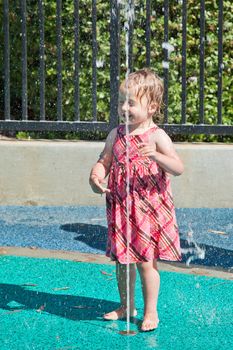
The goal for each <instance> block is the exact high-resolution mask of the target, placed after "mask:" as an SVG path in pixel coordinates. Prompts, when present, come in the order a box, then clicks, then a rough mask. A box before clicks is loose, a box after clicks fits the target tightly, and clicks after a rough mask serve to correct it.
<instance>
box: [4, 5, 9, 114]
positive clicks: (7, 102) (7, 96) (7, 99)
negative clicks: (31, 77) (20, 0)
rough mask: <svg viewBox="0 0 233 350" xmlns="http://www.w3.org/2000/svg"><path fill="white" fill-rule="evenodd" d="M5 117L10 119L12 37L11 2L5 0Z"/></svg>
mask: <svg viewBox="0 0 233 350" xmlns="http://www.w3.org/2000/svg"><path fill="white" fill-rule="evenodd" d="M3 31H4V118H5V120H10V38H9V2H8V0H4V9H3Z"/></svg>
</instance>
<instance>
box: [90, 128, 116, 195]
mask: <svg viewBox="0 0 233 350" xmlns="http://www.w3.org/2000/svg"><path fill="white" fill-rule="evenodd" d="M116 130H117V129H116V128H115V129H113V130H112V131H111V132H110V133H109V135H108V137H107V139H106V143H105V147H104V150H103V152H101V154H100V158H99V160H98V162H97V163H96V164H95V165H94V166H93V167H92V169H91V173H90V178H89V183H90V185H91V187H92V189H93V191H94V192H96V193H105V192H110V191H109V189H106V188H104V187H103V186H102V185H101V184H102V183H105V180H104V179H105V177H106V176H107V175H108V173H109V169H110V167H111V163H112V147H113V143H114V140H115V137H116Z"/></svg>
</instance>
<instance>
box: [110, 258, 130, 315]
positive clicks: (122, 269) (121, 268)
mask: <svg viewBox="0 0 233 350" xmlns="http://www.w3.org/2000/svg"><path fill="white" fill-rule="evenodd" d="M116 276H117V285H118V290H119V294H120V300H121V306H120V308H119V309H116V310H114V311H112V312H109V313H107V314H105V315H104V319H106V320H118V319H120V318H124V317H126V314H127V311H126V310H127V265H123V264H119V263H116ZM135 280H136V266H135V264H129V293H130V315H131V316H136V310H135V303H134V290H135Z"/></svg>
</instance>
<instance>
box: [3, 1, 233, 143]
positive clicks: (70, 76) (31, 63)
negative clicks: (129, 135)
mask: <svg viewBox="0 0 233 350" xmlns="http://www.w3.org/2000/svg"><path fill="white" fill-rule="evenodd" d="M9 3H10V13H9V18H10V46H11V52H10V60H11V67H10V69H11V106H12V107H11V114H12V116H13V117H14V118H15V119H20V118H21V74H22V72H21V46H22V43H21V36H22V34H21V22H20V7H19V6H20V2H19V1H16V0H12V1H10V2H9ZM223 3H224V38H223V39H224V40H223V50H224V55H223V63H224V70H223V94H222V105H223V123H224V124H227V125H232V121H233V105H232V85H233V76H232V68H233V65H232V46H233V40H232V37H233V36H232V34H233V26H232V23H233V3H232V2H231V1H224V2H223ZM62 6H63V8H62V52H63V54H62V55H63V57H62V58H63V62H62V80H63V101H62V102H63V116H64V120H73V116H74V79H75V77H74V49H75V40H74V1H73V0H66V1H63V5H62ZM91 6H92V1H91V0H86V1H80V2H79V7H80V8H79V40H80V41H79V65H80V70H79V82H80V116H81V120H91V119H92V13H91V12H92V9H91ZM151 6H152V8H151V67H152V68H153V69H155V71H157V72H158V74H159V75H160V76H163V67H162V61H163V60H164V56H163V49H162V43H163V38H164V17H163V15H164V13H163V6H164V5H163V0H158V1H152V2H151ZM205 6H206V23H205V27H206V30H205V86H204V93H205V123H207V124H216V123H217V84H218V2H217V0H214V1H213V0H206V1H205ZM2 7H3V5H2V2H1V3H0V11H1V12H0V23H3V9H2ZM44 11H45V64H46V118H47V119H49V120H55V119H56V108H57V107H56V105H57V101H56V98H57V96H56V94H57V46H56V40H57V38H56V0H44ZM169 14H170V17H169V43H170V44H172V45H173V46H174V52H172V53H171V55H170V69H169V122H170V123H180V120H181V76H182V24H181V23H182V4H181V1H178V0H177V1H172V2H170V9H169ZM124 20H125V18H124V5H123V2H122V4H121V18H120V21H121V28H122V30H121V36H120V41H121V62H120V68H121V76H120V78H121V79H122V78H123V77H124V74H125V71H126V67H125V33H124V30H123V25H124ZM199 21H200V1H198V0H190V1H188V5H187V22H188V24H187V113H186V117H187V122H188V123H194V124H196V123H198V121H199V69H200V68H199V48H200V28H199ZM109 29H110V1H104V0H98V1H97V49H98V54H97V60H98V62H99V63H102V65H101V64H100V66H99V67H98V69H97V111H98V120H100V121H107V120H108V118H109V103H110V82H109V80H110V78H109V77H110V43H109V42H110V34H109ZM145 29H146V1H145V0H143V1H142V0H135V21H134V36H133V43H134V50H133V67H134V69H135V70H136V69H139V68H142V67H144V66H145V65H146V63H145V62H146V47H145ZM27 31H28V45H27V48H28V61H27V64H28V104H29V105H28V110H29V118H30V119H32V120H37V119H39V114H40V101H39V95H40V93H39V89H40V86H39V64H40V62H39V19H38V1H36V0H31V1H28V2H27ZM0 40H1V42H3V41H4V39H3V24H1V31H0ZM0 69H1V78H0V89H1V90H3V78H2V77H3V45H1V46H0ZM2 110H3V94H1V97H0V112H1V111H2ZM52 134H53V133H52ZM66 135H72V133H69V134H66ZM81 136H82V135H81ZM89 136H90V134H89ZM19 137H20V136H19ZM65 137H70V136H65ZM72 137H73V136H72ZM76 137H77V138H79V137H80V134H77V135H76ZM98 137H101V136H100V135H99V136H98ZM181 138H182V137H181ZM183 138H184V136H183ZM186 139H190V137H186ZM196 139H198V140H200V141H201V140H206V139H209V140H212V139H211V137H205V136H204V135H200V136H198V137H196ZM216 139H217V138H213V140H216Z"/></svg>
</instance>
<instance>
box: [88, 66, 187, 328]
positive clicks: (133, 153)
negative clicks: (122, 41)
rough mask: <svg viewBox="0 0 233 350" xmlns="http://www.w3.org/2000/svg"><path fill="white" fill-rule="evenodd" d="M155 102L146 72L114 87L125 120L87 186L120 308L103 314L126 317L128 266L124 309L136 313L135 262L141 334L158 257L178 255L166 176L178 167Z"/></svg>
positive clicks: (157, 82)
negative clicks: (103, 216) (95, 196)
mask: <svg viewBox="0 0 233 350" xmlns="http://www.w3.org/2000/svg"><path fill="white" fill-rule="evenodd" d="M162 100H163V84H162V81H161V79H160V78H159V77H158V76H157V75H156V74H155V73H153V72H152V71H151V70H150V69H147V68H146V69H142V70H139V71H137V72H134V73H131V74H129V76H128V78H127V81H123V82H122V83H121V85H120V91H119V106H118V112H119V115H120V117H121V118H124V119H126V121H125V123H124V124H120V125H119V126H118V127H117V128H115V129H113V130H112V131H111V132H110V133H109V135H108V137H107V139H106V144H105V148H104V150H103V152H102V153H101V155H100V158H99V160H98V162H97V163H96V164H95V165H94V166H93V168H92V170H91V174H90V185H91V187H92V189H93V191H94V192H95V193H101V194H102V193H105V194H106V206H107V221H108V243H107V252H106V255H107V256H109V257H110V258H111V259H112V260H114V261H116V275H117V282H118V289H119V294H120V300H121V306H120V307H119V309H117V310H114V311H111V312H109V313H107V314H105V315H104V318H105V319H106V320H117V319H121V318H125V317H126V305H127V291H126V270H127V269H126V264H127V263H129V272H130V282H129V284H130V293H129V295H130V311H129V312H130V316H136V314H137V311H136V309H135V302H134V287H135V276H136V266H137V269H138V271H139V274H140V277H141V283H142V290H143V296H144V319H143V322H142V326H141V330H142V331H151V330H153V329H155V328H157V326H158V322H159V319H158V314H157V299H158V293H159V285H160V277H159V273H158V269H157V259H164V260H180V259H181V253H180V242H179V233H178V228H177V222H176V216H175V209H174V204H173V199H172V194H171V189H170V179H169V176H168V173H169V174H172V175H180V174H182V172H183V164H182V161H181V160H180V158H179V157H178V155H177V153H176V151H175V149H174V146H173V144H172V141H171V139H170V138H169V136H168V135H167V134H166V132H165V131H164V130H162V129H160V128H159V127H158V126H157V125H156V124H155V123H154V121H153V116H156V115H157V116H159V115H160V109H161V105H162ZM126 122H127V126H128V132H126ZM126 145H128V151H127V149H126ZM127 160H128V161H129V162H128V165H127ZM127 172H128V173H127ZM107 175H109V177H108V186H107V188H105V187H104V186H103V183H104V182H105V180H104V179H105V177H106V176H107ZM127 179H128V180H129V184H128V185H127V181H126V180H127ZM127 188H128V190H127ZM127 203H128V204H127ZM127 207H128V209H129V213H128V214H127ZM127 217H128V219H129V221H128V223H127ZM127 239H128V248H129V249H128V250H127ZM127 252H128V253H127Z"/></svg>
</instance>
